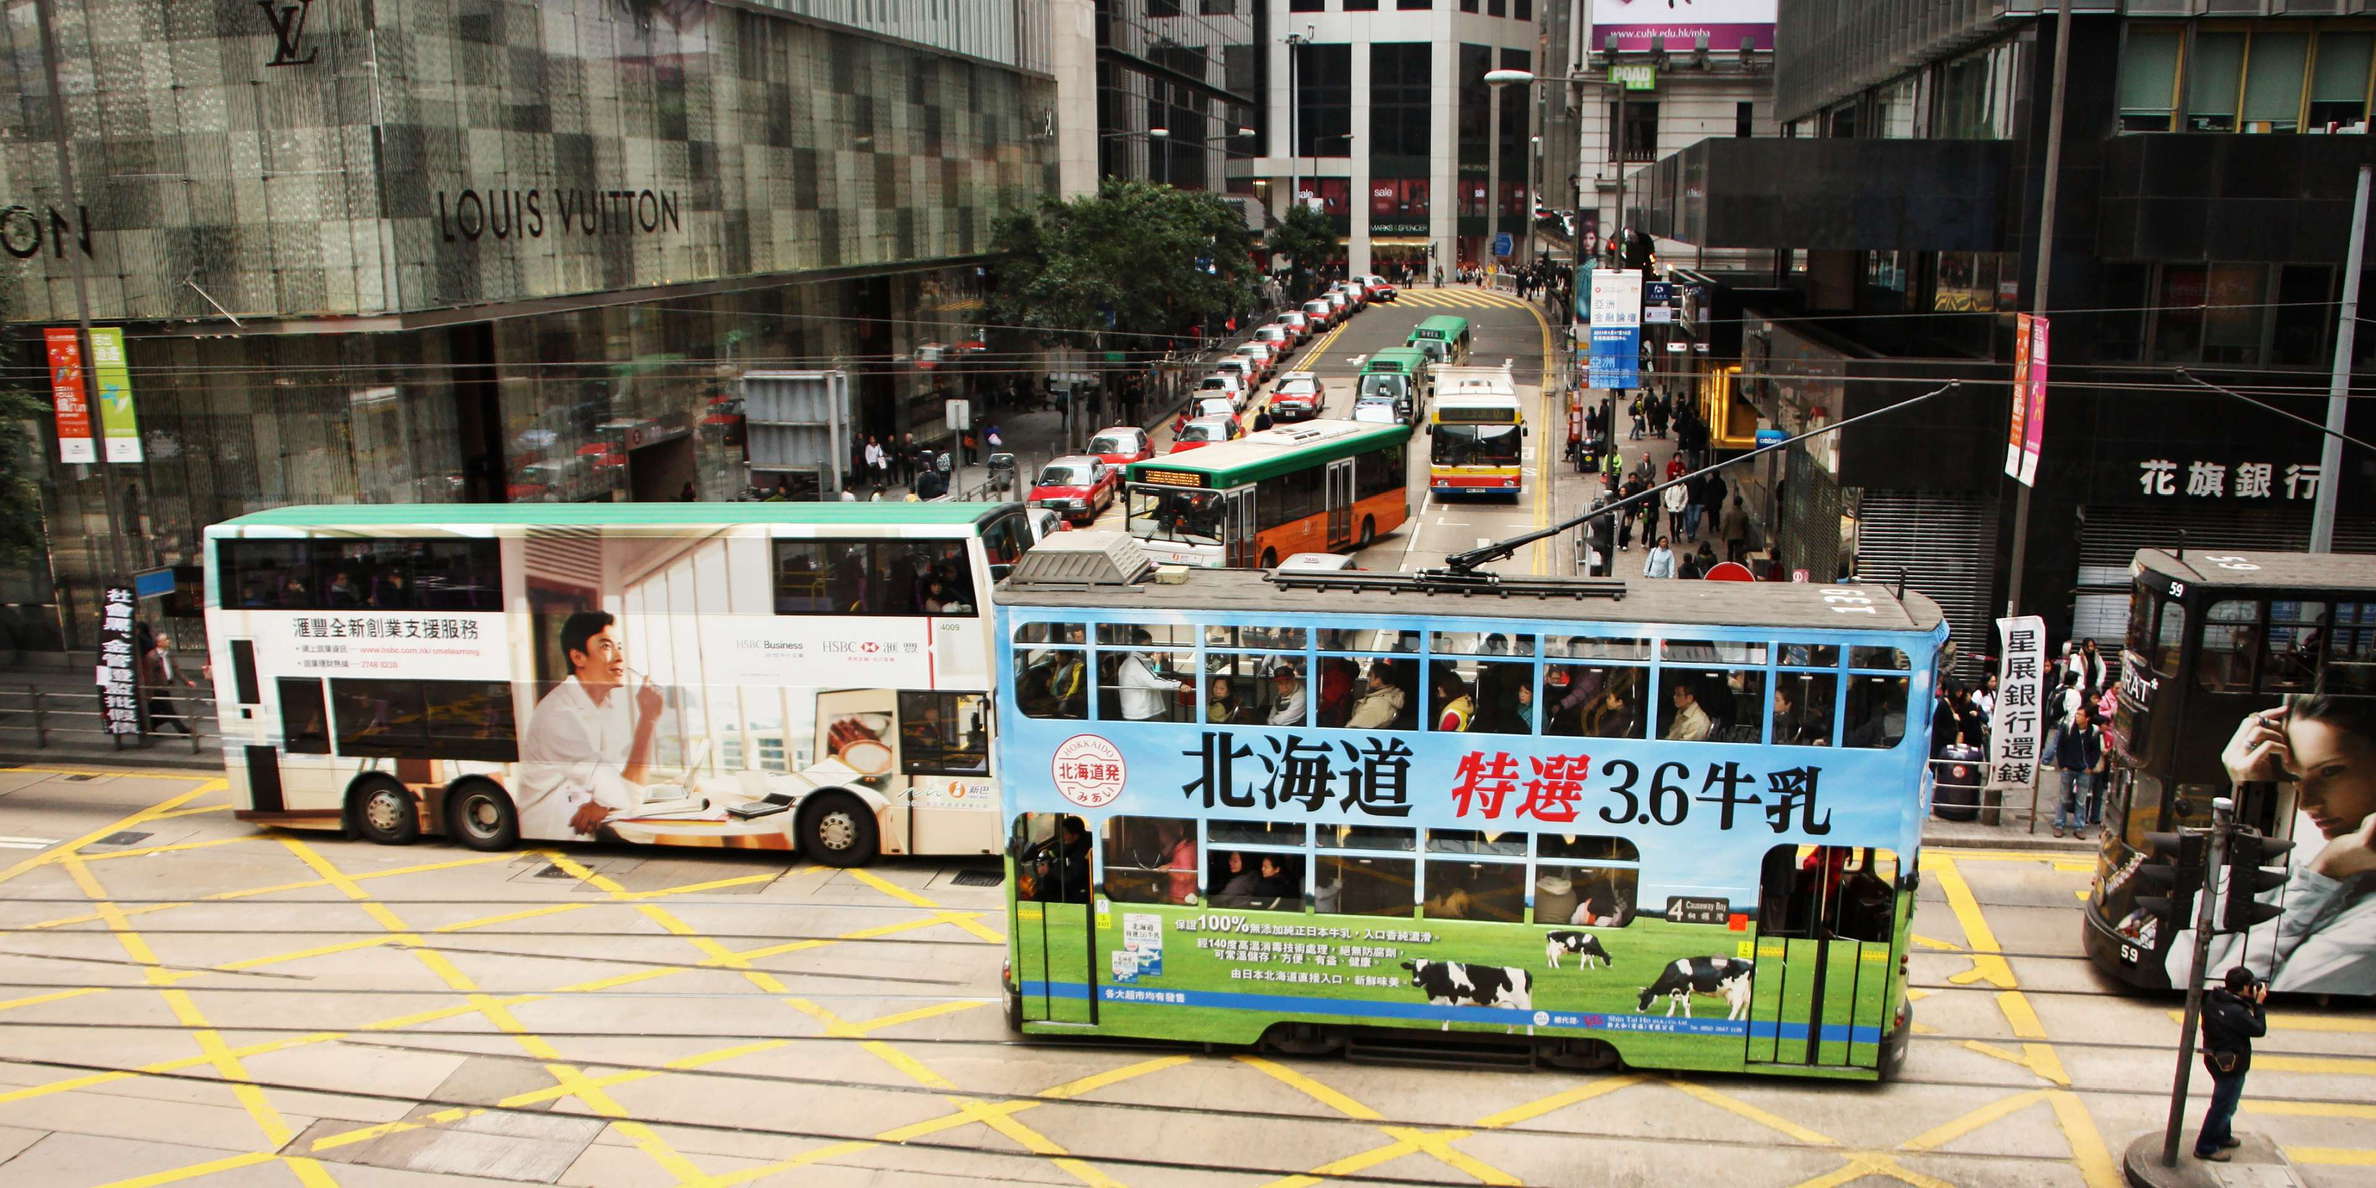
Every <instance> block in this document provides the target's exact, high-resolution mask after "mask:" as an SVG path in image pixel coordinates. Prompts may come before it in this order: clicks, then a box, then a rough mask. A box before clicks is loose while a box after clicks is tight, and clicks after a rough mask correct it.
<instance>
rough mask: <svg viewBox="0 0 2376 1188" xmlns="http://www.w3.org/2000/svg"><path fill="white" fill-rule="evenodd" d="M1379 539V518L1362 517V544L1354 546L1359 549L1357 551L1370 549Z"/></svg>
mask: <svg viewBox="0 0 2376 1188" xmlns="http://www.w3.org/2000/svg"><path fill="white" fill-rule="evenodd" d="M1377 539H1378V517H1376V516H1363V517H1361V543H1359V544H1356V545H1354V546H1353V547H1354V548H1357V549H1366V548H1368V547H1370V545H1371V544H1373V543H1375V542H1376V541H1377Z"/></svg>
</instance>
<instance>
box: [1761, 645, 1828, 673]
mask: <svg viewBox="0 0 2376 1188" xmlns="http://www.w3.org/2000/svg"><path fill="white" fill-rule="evenodd" d="M1776 660H1777V662H1779V663H1780V664H1781V665H1782V667H1784V668H1838V667H1839V666H1840V645H1838V644H1802V643H1786V644H1783V645H1782V646H1781V655H1780V656H1778V657H1776Z"/></svg>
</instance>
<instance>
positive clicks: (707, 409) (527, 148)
mask: <svg viewBox="0 0 2376 1188" xmlns="http://www.w3.org/2000/svg"><path fill="white" fill-rule="evenodd" d="M54 10H55V13H56V18H55V19H56V28H55V34H56V39H57V44H58V46H59V55H60V57H59V61H58V63H57V66H58V73H59V75H60V78H61V89H62V90H63V92H64V96H65V103H64V105H63V109H62V111H61V108H60V106H59V105H58V104H56V103H53V102H52V101H51V99H50V93H49V86H48V82H47V79H46V77H45V74H46V65H47V64H46V63H45V61H44V59H43V54H42V40H41V37H40V29H39V27H38V25H37V23H36V21H35V20H34V19H33V11H34V10H33V8H32V6H17V7H14V8H12V9H11V10H10V15H9V19H8V20H7V21H6V22H0V49H4V50H5V53H4V54H0V90H5V91H7V92H8V93H9V95H8V98H9V99H10V100H11V101H10V102H7V103H5V104H0V195H5V197H4V198H0V206H4V207H5V209H0V249H4V250H5V251H6V255H4V256H0V303H4V305H5V308H6V310H7V316H8V319H9V320H10V322H12V323H13V324H14V325H13V327H12V329H13V330H14V331H15V337H16V338H17V341H18V344H19V350H18V353H17V356H16V359H15V360H14V362H15V363H16V364H17V365H18V372H19V381H20V383H23V384H25V385H26V386H39V385H38V383H37V382H36V377H39V376H42V375H43V374H44V373H45V372H44V370H43V369H42V367H41V365H42V358H41V355H40V349H41V334H40V330H41V328H42V327H44V326H61V325H71V324H73V322H74V320H75V318H76V316H77V313H78V306H77V300H76V276H75V274H76V272H77V271H78V270H79V271H80V272H81V274H82V280H83V288H84V291H85V293H86V294H87V301H88V306H89V314H90V317H91V318H92V320H93V321H94V322H95V323H99V324H114V325H121V326H123V328H124V332H125V336H126V338H127V340H128V344H129V346H128V352H127V353H128V361H129V365H130V373H131V380H132V387H133V390H134V398H135V400H136V401H137V405H138V410H139V417H140V421H141V429H142V439H143V442H144V445H145V447H146V448H145V452H146V454H147V460H146V461H145V462H143V463H141V464H138V465H111V466H65V465H60V464H57V463H56V462H55V459H56V458H57V457H58V451H57V448H56V444H55V442H54V441H50V440H48V437H47V430H46V429H45V432H44V441H43V446H44V449H45V450H46V452H47V456H48V457H49V458H50V459H52V460H53V461H52V464H51V465H50V466H49V468H48V470H49V480H50V481H49V483H48V484H47V489H46V490H45V500H46V504H47V512H48V516H49V536H50V541H51V558H50V560H51V563H52V566H51V567H52V569H53V571H54V572H53V574H51V575H48V576H51V577H54V579H55V581H56V583H57V584H58V586H59V587H60V589H61V601H62V602H69V603H78V604H80V606H81V608H82V609H80V610H76V609H74V608H73V607H72V606H71V605H70V606H69V609H68V612H67V614H66V615H65V616H64V617H65V619H66V621H67V622H68V624H69V627H68V634H69V636H70V637H72V636H74V635H76V634H77V632H76V631H75V629H74V628H73V626H72V624H73V623H74V622H75V621H76V620H78V619H80V620H82V621H84V622H87V621H88V619H87V615H88V611H87V608H88V606H89V605H90V604H91V600H92V591H93V588H94V587H95V586H96V585H97V584H98V583H99V581H100V577H99V575H100V573H101V570H102V566H101V564H100V561H101V558H100V557H99V556H98V555H97V554H99V553H101V552H104V549H105V534H106V519H105V513H104V507H103V503H104V500H103V498H102V491H103V489H102V487H101V486H100V483H101V482H102V481H105V482H109V483H113V484H115V485H116V486H117V489H118V491H117V493H118V495H119V496H120V497H121V500H122V504H123V511H124V513H125V515H126V518H127V519H128V521H129V523H127V524H126V528H125V534H126V536H128V537H129V538H130V544H131V549H130V553H131V556H130V558H129V561H130V563H131V564H132V566H133V567H134V568H148V567H151V566H159V565H175V564H195V563H197V561H198V558H197V557H196V555H195V551H194V550H195V547H196V542H197V539H198V532H199V529H200V528H201V527H202V526H203V525H205V524H207V523H210V522H213V521H215V520H219V519H222V518H224V517H227V516H233V515H237V514H240V513H242V512H245V511H249V510H254V509H256V508H260V507H268V506H273V505H277V504H285V503H293V502H347V501H369V502H392V501H431V502H434V501H444V500H581V499H631V498H633V499H674V498H679V497H680V496H681V494H682V493H683V492H684V490H685V488H686V486H687V485H688V484H689V485H690V486H691V488H692V490H693V493H694V494H696V495H698V496H700V497H704V498H712V499H716V498H727V497H730V496H732V495H733V494H735V493H736V492H738V491H739V490H740V489H741V485H742V482H743V473H742V453H741V426H740V418H739V405H738V404H737V403H736V400H735V389H736V381H737V379H738V377H739V376H740V375H741V374H742V373H743V372H745V371H748V370H752V369H755V368H763V367H765V368H782V367H836V368H841V369H844V370H847V371H849V372H850V373H851V375H852V380H853V388H854V390H855V391H856V392H857V393H858V401H857V405H858V409H857V414H858V421H859V428H860V430H861V431H863V432H870V433H902V432H910V431H913V432H916V433H917V435H918V436H919V437H920V438H931V437H937V436H939V435H940V433H941V427H940V416H941V405H940V401H939V398H938V396H939V393H938V392H937V391H936V389H937V388H938V387H940V386H941V383H942V382H943V381H942V380H941V379H940V378H939V377H936V376H935V374H934V373H933V372H932V371H931V370H929V369H924V368H919V367H917V366H914V365H913V361H914V360H916V359H917V357H918V354H919V349H920V348H927V347H929V346H931V345H933V344H940V343H949V342H958V341H963V340H965V339H967V338H972V337H976V336H977V334H978V331H977V329H976V328H977V327H978V325H979V322H980V320H981V312H980V311H981V308H982V292H981V284H982V279H981V275H980V270H979V267H978V262H979V260H980V258H981V256H982V255H983V253H984V252H985V251H986V250H987V248H988V245H989V236H990V231H991V224H992V222H993V220H994V218H995V216H996V214H997V212H998V211H999V210H1000V209H1002V208H1004V207H1005V206H1006V205H1008V204H1010V203H1015V202H1020V201H1029V200H1033V199H1036V198H1038V197H1039V196H1041V195H1044V194H1050V193H1053V192H1054V191H1055V188H1056V176H1055V139H1056V120H1057V118H1058V112H1057V104H1056V97H1055V89H1054V84H1053V82H1052V80H1051V79H1050V77H1049V76H1048V75H1047V74H1046V73H1045V69H1046V56H1047V54H1046V37H1047V34H1046V26H1047V20H1048V14H1047V3H1046V0H947V2H945V3H936V4H933V5H915V6H908V5H881V4H862V3H851V2H848V0H838V2H837V0H773V2H767V0H762V2H760V3H753V4H738V5H726V4H712V3H708V2H706V0H668V2H660V0H637V2H632V3H620V2H617V0H546V2H542V3H538V2H530V0H510V2H488V3H478V4H467V5H455V4H446V3H433V2H421V3H406V2H397V0H382V2H381V3H378V4H375V5H345V4H335V5H334V4H327V3H325V4H314V5H310V6H307V5H300V6H297V7H295V8H294V9H288V8H287V6H278V7H275V8H273V9H272V10H271V11H268V10H267V6H256V5H197V4H183V3H165V2H163V0H150V2H133V0H111V2H107V3H99V4H91V5H58V6H54ZM284 10H285V11H290V12H294V13H295V14H296V16H297V17H301V18H302V19H301V20H299V19H295V18H290V19H282V20H276V19H274V18H273V13H274V12H278V11H284ZM845 10H846V11H845ZM923 10H930V11H931V13H932V14H934V15H933V19H926V20H919V19H917V18H916V14H917V13H918V12H920V11H923ZM901 14H905V15H901ZM61 117H62V119H61ZM61 142H62V143H63V144H64V145H65V146H67V148H68V149H70V151H71V159H72V164H73V171H74V176H75V179H76V185H75V189H76V192H75V193H73V194H72V195H65V194H62V193H61V189H60V172H59V170H58V168H57V151H58V146H59V145H60V143H61ZM925 353H926V354H927V355H929V354H930V353H931V352H929V351H926V352H925ZM43 576H44V575H39V574H35V575H27V576H24V577H20V579H19V581H20V583H21V584H24V585H26V586H27V587H28V588H30V589H31V590H33V591H35V592H38V591H39V590H40V588H41V587H42V586H43V585H44V583H43V581H42V580H41V579H42V577H43ZM16 593H17V592H13V591H12V592H0V600H21V598H19V597H14V595H16Z"/></svg>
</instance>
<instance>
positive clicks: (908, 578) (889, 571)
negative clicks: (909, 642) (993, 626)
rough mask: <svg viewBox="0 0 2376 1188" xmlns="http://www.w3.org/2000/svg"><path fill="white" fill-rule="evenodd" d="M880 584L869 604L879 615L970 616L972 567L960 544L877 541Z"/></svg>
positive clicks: (876, 559)
mask: <svg viewBox="0 0 2376 1188" xmlns="http://www.w3.org/2000/svg"><path fill="white" fill-rule="evenodd" d="M872 551H873V553H874V563H875V566H876V581H875V584H874V586H873V587H872V589H871V590H870V594H871V597H869V598H868V599H867V613H868V614H875V615H970V614H973V613H974V608H975V607H976V606H977V605H979V604H978V603H976V602H975V601H974V585H973V566H972V564H971V563H970V562H969V561H968V560H967V558H966V551H965V542H964V541H962V540H879V541H875V542H874V543H873V548H872Z"/></svg>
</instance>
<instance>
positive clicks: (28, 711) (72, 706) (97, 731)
mask: <svg viewBox="0 0 2376 1188" xmlns="http://www.w3.org/2000/svg"><path fill="white" fill-rule="evenodd" d="M141 706H142V710H143V712H142V714H141V727H142V729H141V732H140V733H138V734H110V733H108V730H107V724H106V721H105V718H104V715H103V712H102V711H101V709H100V707H99V691H98V689H97V688H96V687H93V688H90V689H74V688H61V687H58V686H44V685H35V684H24V685H0V743H6V742H10V741H15V740H17V739H20V738H24V737H30V738H31V739H32V740H33V746H34V748H35V749H37V750H46V749H48V748H50V747H53V746H69V747H73V746H80V747H86V748H87V747H95V746H97V745H98V744H99V743H100V742H102V741H111V742H112V743H113V745H114V746H115V747H116V748H117V749H119V750H120V749H122V748H123V747H124V746H126V745H127V743H133V744H142V745H145V744H144V743H143V740H145V739H149V738H157V737H165V738H170V737H173V736H175V735H177V734H182V733H183V732H182V731H178V730H174V729H173V728H172V727H171V726H169V725H166V724H167V723H170V722H177V721H178V722H181V723H183V724H184V725H185V726H187V727H188V728H189V730H188V733H187V734H186V735H184V737H186V738H187V739H188V740H189V743H190V753H191V754H193V755H196V754H199V753H200V751H201V749H202V747H201V743H200V740H201V739H202V738H204V737H206V736H207V735H209V734H212V733H213V732H214V725H215V714H214V698H213V697H212V696H210V695H208V694H207V693H206V692H205V691H204V690H202V689H182V690H176V691H174V692H171V693H162V692H158V691H155V690H143V691H142V693H141ZM159 710H162V711H163V712H162V713H158V712H156V711H159Z"/></svg>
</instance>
